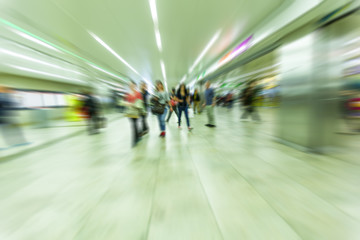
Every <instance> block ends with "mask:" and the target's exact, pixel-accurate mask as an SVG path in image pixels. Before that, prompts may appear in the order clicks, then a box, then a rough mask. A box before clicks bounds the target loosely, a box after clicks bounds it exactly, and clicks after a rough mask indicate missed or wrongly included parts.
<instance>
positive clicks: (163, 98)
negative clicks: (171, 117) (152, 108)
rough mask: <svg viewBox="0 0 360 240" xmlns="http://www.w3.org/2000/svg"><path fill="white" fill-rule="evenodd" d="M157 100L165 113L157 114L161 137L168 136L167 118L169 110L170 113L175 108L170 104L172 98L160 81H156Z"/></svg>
mask: <svg viewBox="0 0 360 240" xmlns="http://www.w3.org/2000/svg"><path fill="white" fill-rule="evenodd" d="M155 98H156V99H157V102H158V103H159V104H161V105H162V107H163V113H161V114H160V113H159V114H156V115H157V118H158V121H159V126H160V131H161V133H160V137H165V136H166V125H165V118H166V115H167V113H168V109H169V108H170V111H173V108H172V106H171V104H170V98H169V94H168V93H167V92H166V91H165V89H164V85H163V83H162V82H161V81H160V80H158V81H156V92H155Z"/></svg>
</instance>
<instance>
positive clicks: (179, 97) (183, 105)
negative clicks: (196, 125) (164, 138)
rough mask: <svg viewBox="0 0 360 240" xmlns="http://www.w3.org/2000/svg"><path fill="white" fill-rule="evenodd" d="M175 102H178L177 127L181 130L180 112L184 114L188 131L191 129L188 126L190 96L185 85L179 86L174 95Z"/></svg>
mask: <svg viewBox="0 0 360 240" xmlns="http://www.w3.org/2000/svg"><path fill="white" fill-rule="evenodd" d="M176 101H178V102H179V103H178V111H179V114H178V118H179V122H178V127H179V128H181V115H182V112H184V113H185V118H186V124H187V127H188V130H189V131H190V130H192V127H191V126H190V119H189V112H188V110H189V106H190V95H189V92H188V90H187V89H186V86H185V84H183V83H182V84H181V85H180V88H179V90H178V92H177V94H176Z"/></svg>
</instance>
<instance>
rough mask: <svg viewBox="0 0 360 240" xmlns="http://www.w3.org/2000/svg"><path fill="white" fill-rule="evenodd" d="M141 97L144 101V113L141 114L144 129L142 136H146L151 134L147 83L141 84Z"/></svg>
mask: <svg viewBox="0 0 360 240" xmlns="http://www.w3.org/2000/svg"><path fill="white" fill-rule="evenodd" d="M141 96H142V101H143V104H144V108H143V109H144V111H143V112H142V113H141V123H142V129H141V134H140V136H144V135H145V134H147V133H148V132H149V125H148V123H147V116H148V112H147V110H148V98H149V92H148V90H147V85H146V83H145V82H142V83H141Z"/></svg>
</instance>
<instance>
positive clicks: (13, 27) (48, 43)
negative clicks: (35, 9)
mask: <svg viewBox="0 0 360 240" xmlns="http://www.w3.org/2000/svg"><path fill="white" fill-rule="evenodd" d="M0 23H3V24H5V25H6V26H8V27H10V28H11V29H16V30H18V31H20V32H22V33H24V34H25V35H26V36H29V37H32V38H35V39H38V40H39V41H40V42H42V43H44V44H47V45H49V46H52V47H54V48H56V49H58V50H60V51H62V52H64V53H67V54H69V55H71V56H73V57H76V58H78V59H80V60H82V61H84V62H86V63H87V64H89V65H92V66H96V67H97V69H102V70H100V71H102V72H106V73H109V72H108V71H106V70H105V69H103V68H101V67H99V66H97V65H96V64H95V63H93V62H91V61H89V60H87V59H85V58H83V57H81V56H79V55H77V54H75V53H73V52H70V51H68V50H66V49H65V48H62V47H60V46H57V45H56V44H53V43H51V42H49V41H47V40H45V39H43V38H41V37H39V36H36V35H35V34H32V33H31V32H29V31H26V30H25V29H23V28H21V27H19V26H17V25H15V24H13V23H11V22H9V21H7V20H5V19H3V18H0ZM42 43H41V44H42ZM111 75H114V76H116V77H117V78H120V79H122V80H124V79H123V78H121V77H119V76H117V75H115V74H112V73H111Z"/></svg>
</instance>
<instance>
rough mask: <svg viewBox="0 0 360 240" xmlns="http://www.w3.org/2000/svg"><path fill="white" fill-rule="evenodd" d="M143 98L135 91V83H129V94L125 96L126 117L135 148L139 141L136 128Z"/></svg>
mask: <svg viewBox="0 0 360 240" xmlns="http://www.w3.org/2000/svg"><path fill="white" fill-rule="evenodd" d="M142 99H143V97H142V95H141V93H140V92H139V91H138V90H137V86H136V83H135V82H133V81H131V83H130V92H129V93H128V94H127V96H126V104H125V105H126V107H127V110H126V116H127V117H128V118H129V120H130V123H131V126H132V130H133V131H132V139H133V140H132V146H133V147H135V146H136V145H137V143H138V142H139V141H140V130H139V126H138V119H139V118H140V116H141V114H142V111H143V110H142V109H143V107H144V103H143V100H142Z"/></svg>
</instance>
